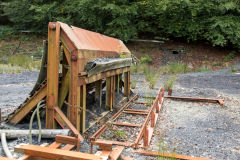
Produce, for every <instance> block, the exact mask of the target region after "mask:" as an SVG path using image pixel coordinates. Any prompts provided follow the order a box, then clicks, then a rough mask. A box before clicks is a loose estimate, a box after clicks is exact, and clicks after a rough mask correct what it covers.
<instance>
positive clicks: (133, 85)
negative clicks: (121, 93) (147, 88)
mask: <svg viewBox="0 0 240 160" xmlns="http://www.w3.org/2000/svg"><path fill="white" fill-rule="evenodd" d="M136 85H137V82H136V81H135V80H132V81H131V84H130V87H131V89H135V88H136Z"/></svg>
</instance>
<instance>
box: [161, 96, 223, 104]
mask: <svg viewBox="0 0 240 160" xmlns="http://www.w3.org/2000/svg"><path fill="white" fill-rule="evenodd" d="M164 98H172V99H181V100H186V101H201V102H204V101H206V102H211V103H219V104H221V105H222V104H224V101H223V100H222V99H213V98H199V97H177V96H164Z"/></svg>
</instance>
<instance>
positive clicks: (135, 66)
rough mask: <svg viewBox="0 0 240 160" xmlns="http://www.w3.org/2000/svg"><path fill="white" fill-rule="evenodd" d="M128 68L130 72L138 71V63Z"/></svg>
mask: <svg viewBox="0 0 240 160" xmlns="http://www.w3.org/2000/svg"><path fill="white" fill-rule="evenodd" d="M130 69H131V72H133V73H138V71H139V66H138V65H132V66H131V68H130Z"/></svg>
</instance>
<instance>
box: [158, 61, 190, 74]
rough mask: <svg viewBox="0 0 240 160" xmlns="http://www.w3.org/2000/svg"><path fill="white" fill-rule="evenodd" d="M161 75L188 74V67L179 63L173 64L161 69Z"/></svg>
mask: <svg viewBox="0 0 240 160" xmlns="http://www.w3.org/2000/svg"><path fill="white" fill-rule="evenodd" d="M161 72H162V73H163V74H179V73H186V72H188V67H187V66H186V65H185V64H183V63H180V62H178V63H177V62H174V63H172V64H169V65H167V66H164V67H162V68H161Z"/></svg>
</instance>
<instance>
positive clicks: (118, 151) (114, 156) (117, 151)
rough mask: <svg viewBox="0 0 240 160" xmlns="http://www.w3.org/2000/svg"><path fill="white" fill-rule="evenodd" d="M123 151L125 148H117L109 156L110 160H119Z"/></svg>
mask: <svg viewBox="0 0 240 160" xmlns="http://www.w3.org/2000/svg"><path fill="white" fill-rule="evenodd" d="M123 150H124V147H123V146H116V147H115V148H114V149H113V151H112V152H111V153H110V155H109V158H110V160H117V159H118V158H119V156H120V155H121V153H122V151H123Z"/></svg>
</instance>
